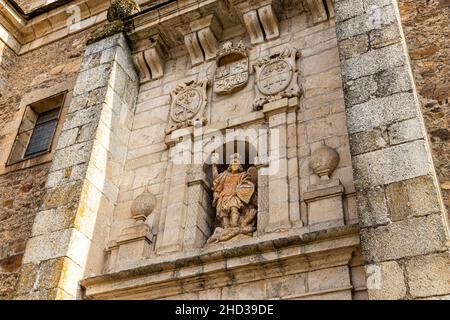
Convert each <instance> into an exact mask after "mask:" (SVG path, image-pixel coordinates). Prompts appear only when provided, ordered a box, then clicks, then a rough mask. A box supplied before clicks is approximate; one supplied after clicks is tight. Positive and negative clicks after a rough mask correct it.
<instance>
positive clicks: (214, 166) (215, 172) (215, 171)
mask: <svg viewBox="0 0 450 320" xmlns="http://www.w3.org/2000/svg"><path fill="white" fill-rule="evenodd" d="M211 170H212V178H213V180H216V179H217V177H218V176H219V170H218V169H217V165H216V164H215V163H213V164H212V168H211Z"/></svg>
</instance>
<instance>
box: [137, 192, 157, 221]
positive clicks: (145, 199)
mask: <svg viewBox="0 0 450 320" xmlns="http://www.w3.org/2000/svg"><path fill="white" fill-rule="evenodd" d="M155 206H156V198H155V196H154V195H153V194H152V193H151V192H150V191H148V188H147V187H146V188H145V190H144V192H143V193H141V194H140V195H139V196H137V197H136V199H134V201H133V203H132V205H131V215H132V216H133V218H134V219H136V221H145V220H146V219H147V217H148V216H149V215H150V214H151V213H152V212H153V210H155Z"/></svg>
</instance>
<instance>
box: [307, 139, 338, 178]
mask: <svg viewBox="0 0 450 320" xmlns="http://www.w3.org/2000/svg"><path fill="white" fill-rule="evenodd" d="M339 161H340V158H339V154H338V153H337V151H336V150H334V149H333V148H331V147H329V146H327V145H324V146H321V147H320V148H318V149H317V150H315V151H314V152H313V153H312V154H311V157H310V158H309V167H310V168H311V170H312V171H313V172H314V173H315V174H317V175H318V176H319V177H320V178H321V179H322V180H324V179H325V180H326V179H329V178H330V176H331V174H332V173H333V171H334V170H335V169H336V167H337V166H338V164H339Z"/></svg>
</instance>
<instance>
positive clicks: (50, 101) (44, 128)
mask: <svg viewBox="0 0 450 320" xmlns="http://www.w3.org/2000/svg"><path fill="white" fill-rule="evenodd" d="M65 96H66V92H63V93H59V94H57V95H54V96H51V97H48V98H46V99H43V100H39V101H37V102H34V103H31V104H29V105H28V106H27V107H26V108H25V111H24V113H23V115H22V121H21V124H20V127H19V128H18V133H17V136H16V139H15V141H14V144H13V147H12V149H11V153H10V155H9V158H8V162H7V165H13V164H16V163H19V162H21V161H25V160H28V159H30V158H33V157H37V156H40V155H43V154H45V153H49V152H50V151H51V147H52V145H53V139H54V137H55V134H56V132H57V128H58V126H59V123H60V117H61V111H62V109H63V105H64V101H65Z"/></svg>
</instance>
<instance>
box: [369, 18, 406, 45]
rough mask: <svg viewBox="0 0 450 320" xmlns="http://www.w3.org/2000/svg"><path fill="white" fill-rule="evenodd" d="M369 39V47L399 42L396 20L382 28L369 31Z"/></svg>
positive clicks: (400, 37)
mask: <svg viewBox="0 0 450 320" xmlns="http://www.w3.org/2000/svg"><path fill="white" fill-rule="evenodd" d="M369 39H370V46H371V48H372V49H378V48H382V47H386V46H389V45H391V44H395V43H398V42H400V41H401V40H402V36H401V32H400V30H399V26H398V24H397V22H394V23H392V24H390V25H388V26H385V27H383V28H382V29H377V30H373V31H371V32H370V33H369Z"/></svg>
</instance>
